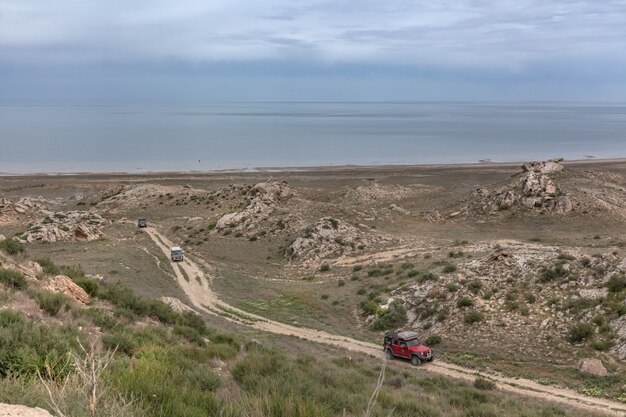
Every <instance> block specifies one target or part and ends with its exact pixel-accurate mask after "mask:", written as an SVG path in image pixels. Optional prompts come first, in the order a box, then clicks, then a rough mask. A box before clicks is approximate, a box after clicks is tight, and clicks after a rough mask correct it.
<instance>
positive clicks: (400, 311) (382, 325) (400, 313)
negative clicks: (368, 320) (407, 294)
mask: <svg viewBox="0 0 626 417" xmlns="http://www.w3.org/2000/svg"><path fill="white" fill-rule="evenodd" d="M407 319H408V318H407V315H406V309H405V308H404V306H403V305H402V303H401V302H400V301H397V300H396V301H392V302H391V304H390V305H389V307H388V308H387V309H381V310H379V311H378V318H377V319H376V320H375V321H374V323H373V324H372V328H373V329H374V330H386V329H397V328H399V327H401V326H403V325H404V324H405V323H406V321H407Z"/></svg>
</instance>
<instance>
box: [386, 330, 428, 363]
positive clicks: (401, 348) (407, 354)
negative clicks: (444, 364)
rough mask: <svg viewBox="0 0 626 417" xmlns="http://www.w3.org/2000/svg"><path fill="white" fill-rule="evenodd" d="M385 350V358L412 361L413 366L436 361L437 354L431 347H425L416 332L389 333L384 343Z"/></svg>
mask: <svg viewBox="0 0 626 417" xmlns="http://www.w3.org/2000/svg"><path fill="white" fill-rule="evenodd" d="M383 349H384V350H385V358H387V359H392V358H394V357H396V356H397V357H399V358H405V359H410V360H411V363H412V364H413V365H416V366H417V365H419V364H421V363H422V362H424V361H426V362H432V361H433V360H435V354H434V352H433V350H432V349H431V348H429V347H426V346H424V345H423V344H422V343H421V342H420V341H419V339H418V338H417V333H414V332H388V333H386V334H385V341H384V342H383Z"/></svg>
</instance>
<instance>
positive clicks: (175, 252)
mask: <svg viewBox="0 0 626 417" xmlns="http://www.w3.org/2000/svg"><path fill="white" fill-rule="evenodd" d="M181 254H182V252H181V251H179V250H175V251H172V255H174V256H178V255H181Z"/></svg>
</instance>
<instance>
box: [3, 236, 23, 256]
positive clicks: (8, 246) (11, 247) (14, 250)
mask: <svg viewBox="0 0 626 417" xmlns="http://www.w3.org/2000/svg"><path fill="white" fill-rule="evenodd" d="M0 250H1V251H2V252H4V253H6V254H7V255H12V256H14V255H21V254H24V253H25V252H26V249H24V245H22V244H21V243H20V242H18V241H17V240H15V239H4V240H2V241H0Z"/></svg>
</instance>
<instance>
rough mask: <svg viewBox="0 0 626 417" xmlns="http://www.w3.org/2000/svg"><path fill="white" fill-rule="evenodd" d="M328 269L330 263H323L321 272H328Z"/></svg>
mask: <svg viewBox="0 0 626 417" xmlns="http://www.w3.org/2000/svg"><path fill="white" fill-rule="evenodd" d="M327 271H330V265H328V264H322V266H320V272H327Z"/></svg>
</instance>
